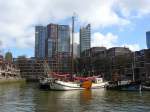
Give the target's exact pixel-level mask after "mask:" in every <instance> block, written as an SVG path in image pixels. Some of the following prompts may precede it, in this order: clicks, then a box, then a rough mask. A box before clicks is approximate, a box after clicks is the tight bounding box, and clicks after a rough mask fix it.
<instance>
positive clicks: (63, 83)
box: [40, 16, 92, 90]
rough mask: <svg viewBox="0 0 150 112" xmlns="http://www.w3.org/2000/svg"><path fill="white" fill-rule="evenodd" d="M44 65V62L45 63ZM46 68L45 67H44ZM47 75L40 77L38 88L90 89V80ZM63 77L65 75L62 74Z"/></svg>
mask: <svg viewBox="0 0 150 112" xmlns="http://www.w3.org/2000/svg"><path fill="white" fill-rule="evenodd" d="M74 18H75V17H74V16H73V17H72V53H71V54H72V74H71V76H73V38H74ZM45 65H46V64H45ZM45 68H47V66H45ZM46 70H47V69H46ZM46 75H47V77H44V78H41V79H40V88H44V89H50V90H81V89H90V88H91V86H92V82H91V81H90V80H86V81H84V82H82V83H81V82H79V81H78V82H75V81H69V80H68V81H67V80H65V79H60V78H58V77H55V76H54V73H52V72H50V73H48V72H46ZM55 75H57V76H61V75H60V74H56V73H55ZM63 77H65V76H63Z"/></svg>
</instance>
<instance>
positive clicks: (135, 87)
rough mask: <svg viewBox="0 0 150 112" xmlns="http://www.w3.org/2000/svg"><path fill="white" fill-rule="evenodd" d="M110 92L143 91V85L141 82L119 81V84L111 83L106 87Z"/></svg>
mask: <svg viewBox="0 0 150 112" xmlns="http://www.w3.org/2000/svg"><path fill="white" fill-rule="evenodd" d="M106 89H108V90H119V91H141V89H142V87H141V83H140V82H138V81H137V82H131V81H117V82H109V84H108V86H107V87H106Z"/></svg>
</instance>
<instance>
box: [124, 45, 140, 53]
mask: <svg viewBox="0 0 150 112" xmlns="http://www.w3.org/2000/svg"><path fill="white" fill-rule="evenodd" d="M122 47H127V48H129V49H130V50H131V51H138V50H140V46H139V45H138V44H124V45H122Z"/></svg>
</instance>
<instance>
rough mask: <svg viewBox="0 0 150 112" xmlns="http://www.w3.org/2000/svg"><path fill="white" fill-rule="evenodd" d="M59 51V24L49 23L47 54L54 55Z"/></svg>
mask: <svg viewBox="0 0 150 112" xmlns="http://www.w3.org/2000/svg"><path fill="white" fill-rule="evenodd" d="M57 51H58V25H57V24H49V25H47V45H46V56H47V57H52V56H53V55H54V54H56V52H57Z"/></svg>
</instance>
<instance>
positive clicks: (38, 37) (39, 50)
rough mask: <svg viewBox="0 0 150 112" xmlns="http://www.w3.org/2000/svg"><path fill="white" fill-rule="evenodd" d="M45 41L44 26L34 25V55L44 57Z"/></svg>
mask: <svg viewBox="0 0 150 112" xmlns="http://www.w3.org/2000/svg"><path fill="white" fill-rule="evenodd" d="M45 43H46V27H44V26H36V27H35V57H36V58H44V57H45V45H46V44H45Z"/></svg>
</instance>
